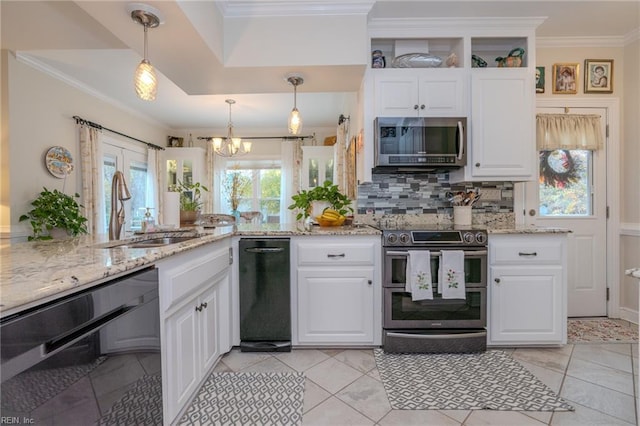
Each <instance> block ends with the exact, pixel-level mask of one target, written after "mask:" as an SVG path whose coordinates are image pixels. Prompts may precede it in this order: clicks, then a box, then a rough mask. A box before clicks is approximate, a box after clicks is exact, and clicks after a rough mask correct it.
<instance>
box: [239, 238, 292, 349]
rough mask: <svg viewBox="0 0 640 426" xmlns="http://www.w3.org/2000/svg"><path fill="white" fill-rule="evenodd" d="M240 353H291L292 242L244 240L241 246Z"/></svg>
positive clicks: (279, 239) (264, 239)
mask: <svg viewBox="0 0 640 426" xmlns="http://www.w3.org/2000/svg"><path fill="white" fill-rule="evenodd" d="M239 251H240V253H239V256H240V262H239V273H240V350H241V351H242V352H267V351H269V352H289V351H291V290H290V271H289V239H288V238H242V239H240V243H239Z"/></svg>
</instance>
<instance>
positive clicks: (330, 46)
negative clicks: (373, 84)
mask: <svg viewBox="0 0 640 426" xmlns="http://www.w3.org/2000/svg"><path fill="white" fill-rule="evenodd" d="M274 28H278V29H279V30H278V31H274ZM224 33H225V37H224V51H225V59H224V64H225V66H227V67H243V66H248V67H255V66H284V67H291V66H304V65H332V64H333V65H361V64H366V63H367V62H368V53H367V47H366V46H367V18H366V15H364V14H354V15H345V16H337V15H331V16H318V15H316V16H298V17H296V19H291V17H261V18H256V17H250V18H246V17H240V18H232V17H229V18H227V19H225V29H224ZM292 52H295V55H292Z"/></svg>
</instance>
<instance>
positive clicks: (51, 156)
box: [44, 146, 73, 179]
mask: <svg viewBox="0 0 640 426" xmlns="http://www.w3.org/2000/svg"><path fill="white" fill-rule="evenodd" d="M44 164H45V166H47V170H49V173H51V174H52V175H54V176H55V177H57V178H60V179H62V178H64V177H66V176H67V175H69V174H70V173H71V172H72V171H73V157H71V153H70V152H69V150H67V149H66V148H64V147H62V146H53V147H51V148H49V150H48V151H47V153H46V154H45V156H44Z"/></svg>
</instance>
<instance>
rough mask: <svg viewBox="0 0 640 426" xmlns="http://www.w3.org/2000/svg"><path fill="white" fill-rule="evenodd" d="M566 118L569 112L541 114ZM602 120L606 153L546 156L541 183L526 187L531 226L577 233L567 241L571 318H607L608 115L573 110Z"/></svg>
mask: <svg viewBox="0 0 640 426" xmlns="http://www.w3.org/2000/svg"><path fill="white" fill-rule="evenodd" d="M537 112H538V113H553V114H563V113H565V110H564V108H538V109H537ZM570 113H571V114H598V115H600V116H601V117H602V118H601V120H602V122H601V124H602V131H603V138H604V140H605V148H603V149H602V150H600V151H582V150H577V151H574V150H571V151H553V152H549V151H542V152H540V153H539V154H540V156H539V163H538V177H539V178H540V179H538V180H535V181H530V182H527V183H526V184H525V185H524V192H525V194H524V197H525V198H524V200H525V204H524V206H525V223H526V224H530V225H536V226H543V227H545V226H546V227H562V228H568V229H570V230H571V233H570V234H569V235H568V241H567V243H568V244H567V260H568V271H567V272H568V294H567V298H568V311H567V312H568V316H569V317H585V316H606V315H607V296H606V295H607V282H606V277H607V271H606V269H607V250H606V247H607V191H606V188H607V182H606V176H607V167H606V164H607V158H606V157H607V152H606V146H607V139H606V136H605V134H604V133H606V125H607V109H606V108H571V110H570Z"/></svg>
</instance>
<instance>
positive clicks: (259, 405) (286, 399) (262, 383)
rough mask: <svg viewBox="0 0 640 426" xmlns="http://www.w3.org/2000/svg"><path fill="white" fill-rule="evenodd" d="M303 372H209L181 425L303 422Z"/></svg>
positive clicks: (298, 423) (290, 424)
mask: <svg viewBox="0 0 640 426" xmlns="http://www.w3.org/2000/svg"><path fill="white" fill-rule="evenodd" d="M303 399H304V375H303V374H302V373H230V372H221V373H212V374H211V375H210V376H209V378H208V379H207V381H206V382H205V384H204V385H203V386H202V388H201V390H200V392H199V393H198V395H197V396H196V398H195V399H194V400H193V402H192V404H191V406H190V407H189V409H188V410H187V412H186V414H185V415H184V416H183V417H182V419H181V420H180V423H179V424H180V425H225V426H226V425H261V426H266V425H287V426H294V425H300V424H302V408H303Z"/></svg>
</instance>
